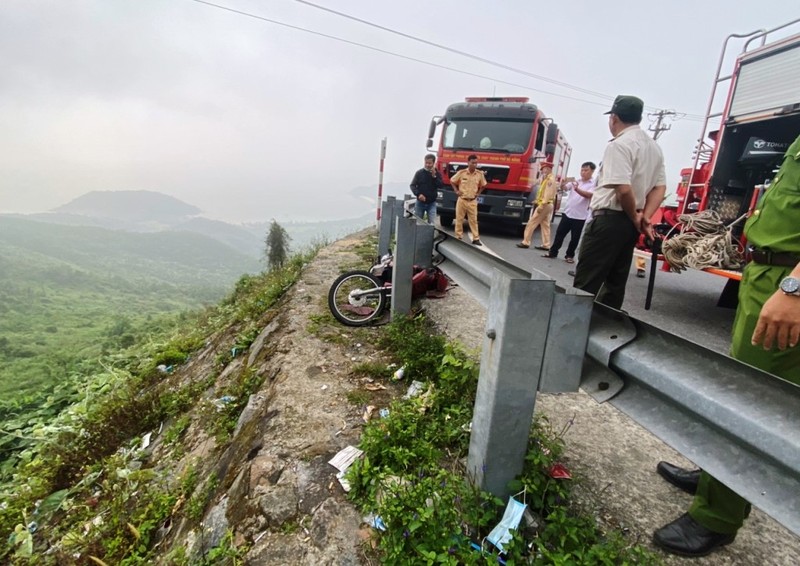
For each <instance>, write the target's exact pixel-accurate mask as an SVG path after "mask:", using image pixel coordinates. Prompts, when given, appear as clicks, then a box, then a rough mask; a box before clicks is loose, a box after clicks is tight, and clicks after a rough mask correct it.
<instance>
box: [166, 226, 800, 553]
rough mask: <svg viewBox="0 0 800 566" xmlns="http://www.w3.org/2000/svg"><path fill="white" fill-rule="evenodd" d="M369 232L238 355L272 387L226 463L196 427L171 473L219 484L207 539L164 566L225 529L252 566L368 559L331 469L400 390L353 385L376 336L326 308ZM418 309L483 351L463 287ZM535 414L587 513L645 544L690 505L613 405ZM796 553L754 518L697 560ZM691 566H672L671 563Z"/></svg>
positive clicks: (560, 400) (665, 452)
mask: <svg viewBox="0 0 800 566" xmlns="http://www.w3.org/2000/svg"><path fill="white" fill-rule="evenodd" d="M366 235H367V233H366V232H362V233H360V234H356V235H354V236H351V237H348V238H345V239H343V240H340V241H338V242H336V243H334V244H332V245H331V246H329V247H327V248H325V249H323V250H322V251H321V252H320V254H319V255H318V257H317V258H316V259H315V260H314V261H313V262H312V264H311V265H309V266H308V268H307V270H306V271H305V272H304V274H303V276H302V279H301V281H299V282H298V283H297V284H296V285H295V286H294V288H293V289H291V290H290V291H289V293H288V295H287V296H286V297H285V299H284V300H283V301H282V303H281V305H282V306H281V307H280V310H279V312H278V314H277V315H275V316H274V317H273V318H271V319H270V320H265V328H264V330H263V332H262V333H261V335H260V336H259V338H258V339H257V340H256V341H255V342H254V343H253V344H252V345H251V347H250V350H249V352H247V354H246V356H241V357H238V358H235V359H234V361H233V362H231V364H229V366H228V368H227V369H226V370H225V371H226V372H228V371H230V372H234V371H242V370H243V369H247V368H249V369H250V370H251V371H254V372H257V373H258V374H259V375H262V376H264V377H265V381H264V385H263V387H262V389H261V391H260V392H259V393H258V394H257V395H254V396H253V397H252V398H251V403H250V405H249V406H248V408H247V409H245V411H244V413H243V414H242V417H241V418H240V420H239V425H238V427H237V431H236V433H235V434H234V441H233V443H232V444H231V446H230V447H229V448H227V449H226V450H224V451H223V452H222V453H221V454H219V451H218V450H217V449H216V448H215V445H214V440H213V439H212V438H208V437H206V436H204V435H203V434H201V433H195V434H194V436H192V431H191V429H190V431H189V439H190V440H189V442H188V445H187V452H186V455H185V456H184V457H183V459H182V461H181V463H179V464H178V465H177V466H175V469H176V470H179V469H180V468H181V467H183V466H186V465H187V463H188V462H192V461H195V462H196V461H198V460H199V461H201V462H203V465H204V466H205V468H204V469H205V471H206V472H207V473H209V474H210V473H211V472H212V471H213V473H214V475H215V476H216V477H218V478H219V482H220V483H219V488H218V489H217V490H216V492H215V493H216V494H217V495H216V496H215V497H214V499H213V501H212V502H211V504H210V505H209V508H208V510H207V512H206V513H205V516H204V519H203V527H204V528H203V529H202V530H197V529H194V530H193V529H191V528H190V527H189V526H187V525H174V526H171V531H172V532H171V533H169V535H168V536H167V537H166V538H165V541H164V547H165V556H166V555H168V550H169V549H176V548H179V547H181V546H183V547H185V548H188V549H189V553H190V555H193V556H197V555H199V554H200V553H202V552H204V551H206V550H207V549H209V548H212V547H214V546H216V545H218V544H219V543H220V541H221V540H222V537H223V536H224V533H225V532H226V531H227V530H229V529H230V530H232V531H233V533H234V542H235V543H236V545H243V544H244V543H247V547H248V548H249V550H248V551H247V555H246V563H248V564H259V565H271V564H275V565H278V564H280V565H285V564H309V565H311V564H314V565H324V564H336V565H355V564H369V563H370V562H371V560H370V558H369V553H368V552H367V550H368V547H369V537H370V531H369V529H368V527H366V526H365V525H363V524H362V521H361V514H360V513H359V512H358V511H357V510H356V509H355V508H354V507H353V506H352V505H351V504H350V503H349V502H348V501H347V500H346V498H345V495H344V492H343V490H342V487H341V486H340V485H339V483H338V481H337V480H336V479H335V472H336V470H335V469H334V468H333V467H332V466H330V465H329V464H328V460H329V459H330V458H331V457H332V456H334V455H335V454H336V453H337V452H338V451H339V450H341V449H342V448H344V447H346V446H348V445H357V443H358V439H359V435H360V431H361V428H362V426H363V424H364V405H366V404H373V405H376V406H377V407H381V406H385V405H387V404H388V401H389V399H390V397H391V396H392V395H397V394H400V393H401V392H402V391H403V390H404V389H405V385H403V384H402V383H401V384H390V385H389V386H388V387H389V388H388V389H385V390H383V389H380V387H378V386H376V384H373V383H369V382H368V381H367V380H365V379H364V378H360V379H359V378H357V377H354V375H353V372H352V368H353V367H354V366H355V365H356V364H358V363H361V362H368V361H374V362H381V363H382V360H381V359H380V353H379V352H377V350H376V349H375V348H374V347H373V346H372V345H371V342H373V341H374V338H375V336H376V334H377V330H376V329H375V328H365V329H350V328H347V327H344V326H341V325H338V324H336V323H333V322H332V321H331V320H330V319H329V317H327V305H326V303H325V298H326V295H327V291H328V287H329V286H330V284H331V282H332V281H333V280H334V279H335V277H336V276H337V275H338V274H339V273H341V272H342V271H344V270H346V269H348V268H352V267H353V265H354V264H356V263H357V261H358V258H357V256H356V255H355V253H354V252H353V251H352V250H353V249H354V248H355V247H356V246H357V245H358V244H359V242H361V241H363V239H364V238H365V237H366ZM423 307H424V308H425V309H426V310H427V312H428V315H429V316H430V317H431V318H432V319H433V320H434V321H436V323H437V324H438V326H439V327H440V328H441V329H442V331H443V332H445V333H446V334H448V335H449V336H450V337H451V338H452V339H455V340H458V341H460V342H462V343H463V344H464V345H465V346H466V347H467V348H468V349H472V350H476V351H477V349H478V348H479V347H480V345H481V344H482V329H483V327H484V324H485V322H484V316H485V312H484V311H483V309H482V308H481V307H480V306H479V305H478V304H477V303H476V302H475V301H473V300H472V299H471V298H470V297H469V296H468V295H466V294H465V293H464V292H463V291H462V290H461V289H459V288H457V287H456V288H454V289H452V290H451V291H450V292H449V293H448V295H447V297H446V298H444V299H439V300H427V301H424V303H423ZM208 358H209V356H205V357H204V355H203V354H200V355H198V356H197V357H196V361H195V362H194V363H195V364H198V365H197V367H195V368H194V370H195V371H202V364H203V363H205V362H204V359H205V360H206V362H208ZM222 377H223V376H221V378H222ZM536 410H537V411H540V412H542V413H544V414H546V415H548V417H549V418H550V420H551V422H552V423H553V425H554V428H555V429H559V428H560V426H561V425H562V424H565V423H567V422H568V421H569V420H570V419H574V424H573V425H572V426H571V428H569V430H568V431H567V432H566V435H565V439H566V442H567V455H568V465H569V466H570V467H571V469H572V470H573V472H574V473H575V475H577V476H579V477H580V480H579V485H578V489H577V494H578V500H579V504H580V505H581V506H583V507H584V508H585V509H587V510H589V511H590V512H592V513H594V514H596V516H597V517H598V518H599V520H600V521H602V522H604V523H606V524H608V525H610V526H619V527H622V528H624V529H626V530H628V531H629V532H630V534H631V536H632V537H633V539H634V540H637V539H638V540H640V541H642V542H645V543H647V541H649V537H650V533H651V532H652V530H653V529H654V528H657V527H658V526H660V525H661V524H663V523H665V522H667V521H669V520H671V519H672V518H674V517H676V516H678V515H679V514H681V513H682V512H683V511H684V510H685V508H686V507H687V506H688V505H689V501H690V499H689V497H688V496H686V495H685V494H683V493H681V492H679V491H678V490H676V489H674V488H672V487H670V486H669V485H667V484H666V483H665V482H663V481H661V480H660V479H659V477H658V476H657V475H656V474H655V465H656V463H657V462H658V460H660V459H668V460H671V461H674V462H682V461H683V460H682V459H681V458H680V456H679V455H678V454H676V453H674V452H673V451H672V450H670V449H669V448H668V447H666V446H665V445H664V444H662V443H661V442H659V441H658V440H657V439H655V438H654V437H653V436H651V435H650V434H649V433H647V432H646V431H645V430H643V429H642V428H641V427H639V426H638V425H637V424H636V423H634V422H632V421H631V420H630V419H628V418H627V417H626V416H624V415H622V414H620V413H619V412H617V411H616V409H614V408H613V407H611V406H609V405H598V404H596V403H595V402H594V401H593V400H592V399H590V398H589V397H588V396H586V395H584V394H582V393H576V394H562V395H540V396H539V398H538V401H537V407H536ZM156 450H158V448H157V447H156ZM798 556H800V541H799V540H798V539H797V538H796V537H793V536H792V535H791V534H789V533H788V532H787V531H786V530H784V529H783V528H781V527H780V526H779V525H777V524H776V523H775V522H774V521H772V520H770V519H769V518H768V517H766V516H764V515H763V514H762V513H760V512H758V511H754V513H753V516H752V517H751V518H750V520H749V521H748V523H747V526H746V528H745V529H744V530H743V531H742V533H741V534H740V536H739V537H738V538H737V540H736V542H735V543H734V544H733V545H731V546H730V547H728V548H726V549H724V550H723V551H721V552H719V553H718V554H715V555H713V556H711V557H708V558H705V559H700V560H696V561H694V562H693V563H695V564H698V565H704V564H709V565H710V564H721V565H722V564H726V565H727V564H737V565H739V564H746V565H751V564H753V565H755V564H762V565H781V566H783V565H788V564H796V563H797V557H798ZM684 562H685V561H684V560H680V559H676V558H669V559H667V563H669V564H679V563H684ZM164 563H167V562H166V561H165V562H164Z"/></svg>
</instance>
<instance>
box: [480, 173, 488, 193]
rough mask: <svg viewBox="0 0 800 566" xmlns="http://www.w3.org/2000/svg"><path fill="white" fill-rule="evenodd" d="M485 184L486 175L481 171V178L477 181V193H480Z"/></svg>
mask: <svg viewBox="0 0 800 566" xmlns="http://www.w3.org/2000/svg"><path fill="white" fill-rule="evenodd" d="M486 184H487V183H486V175H484V174H483V171H481V178H480V181H478V194H481V193H482V192H483V189H484V188H485V187H486Z"/></svg>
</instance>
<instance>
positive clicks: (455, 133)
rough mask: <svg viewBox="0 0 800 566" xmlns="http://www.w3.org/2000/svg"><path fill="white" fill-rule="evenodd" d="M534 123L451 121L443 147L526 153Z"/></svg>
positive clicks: (448, 124) (446, 130)
mask: <svg viewBox="0 0 800 566" xmlns="http://www.w3.org/2000/svg"><path fill="white" fill-rule="evenodd" d="M532 129H533V122H521V121H510V120H466V119H458V120H451V121H449V122H448V123H447V127H446V128H445V130H444V138H443V142H442V147H443V148H444V149H462V150H476V151H497V152H501V153H524V152H525V150H526V149H527V148H528V145H529V144H530V141H531V130H532Z"/></svg>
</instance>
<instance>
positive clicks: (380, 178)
mask: <svg viewBox="0 0 800 566" xmlns="http://www.w3.org/2000/svg"><path fill="white" fill-rule="evenodd" d="M385 160H386V138H383V139H382V140H381V168H380V173H379V175H378V209H377V210H378V212H377V215H376V217H375V218H376V221H375V224H376V225H380V223H381V200H383V162H384V161H385Z"/></svg>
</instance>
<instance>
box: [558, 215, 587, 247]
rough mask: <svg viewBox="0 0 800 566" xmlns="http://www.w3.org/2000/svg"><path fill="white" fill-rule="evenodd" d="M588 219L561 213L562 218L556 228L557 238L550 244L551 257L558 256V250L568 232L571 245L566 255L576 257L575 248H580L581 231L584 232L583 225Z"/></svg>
mask: <svg viewBox="0 0 800 566" xmlns="http://www.w3.org/2000/svg"><path fill="white" fill-rule="evenodd" d="M584 224H586V220H580V219H578V218H570V217H569V216H566V215H565V214H562V215H561V220H559V221H558V229H557V230H556V239H555V240H553V243H552V244H551V245H550V257H558V250H560V249H561V246H562V245H563V244H564V238H566V237H567V234H571V235H570V237H569V245H568V246H567V254H566V255H565V256H564V257H575V250H577V249H578V242H580V241H581V232H583V225H584Z"/></svg>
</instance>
